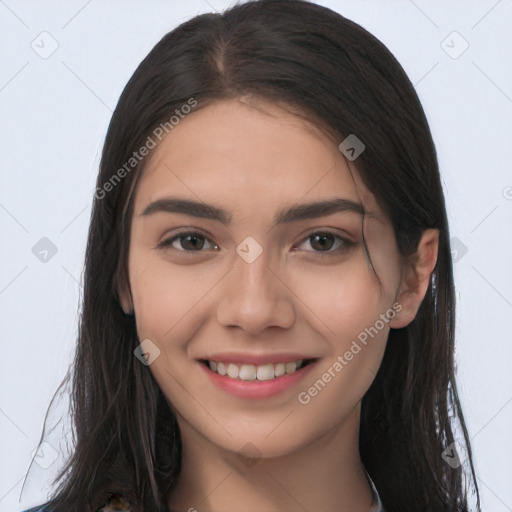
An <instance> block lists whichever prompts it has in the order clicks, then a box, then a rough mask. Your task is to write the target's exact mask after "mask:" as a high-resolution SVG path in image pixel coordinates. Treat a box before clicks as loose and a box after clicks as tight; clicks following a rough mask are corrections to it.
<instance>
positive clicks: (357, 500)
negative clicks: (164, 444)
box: [167, 406, 376, 512]
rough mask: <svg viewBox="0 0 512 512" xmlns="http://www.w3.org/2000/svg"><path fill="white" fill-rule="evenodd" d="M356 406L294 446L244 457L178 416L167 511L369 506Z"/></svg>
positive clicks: (348, 511) (296, 511)
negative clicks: (177, 452)
mask: <svg viewBox="0 0 512 512" xmlns="http://www.w3.org/2000/svg"><path fill="white" fill-rule="evenodd" d="M359 418H360V406H358V407H356V409H355V410H354V411H353V412H352V414H351V415H350V416H349V417H348V418H346V420H345V421H344V422H343V423H342V424H341V425H339V426H337V427H336V429H333V430H331V431H329V432H327V433H325V434H324V435H323V436H322V437H320V438H318V439H315V440H312V441H311V442H310V443H309V444H307V445H305V446H302V447H301V448H300V449H297V450H296V451H294V452H292V453H289V454H286V455H283V456H280V457H273V458H247V457H242V456H240V455H239V454H237V453H233V452H232V451H228V450H225V449H223V448H222V447H219V446H217V445H214V444H213V443H211V442H210V441H209V440H208V439H206V438H205V437H203V436H202V435H201V434H200V433H198V432H197V431H195V430H194V429H192V428H191V427H190V426H189V425H187V424H186V423H185V422H184V420H183V418H179V420H180V429H181V436H182V468H181V473H180V477H179V480H178V483H177V486H176V487H175V489H174V490H173V492H172V493H171V495H170V496H169V497H168V502H167V503H168V509H169V512H194V511H195V510H196V511H198V512H221V511H222V512H240V510H244V511H245V512H261V511H262V510H265V511H266V512H281V511H282V510H286V511H290V512H303V511H304V510H315V511H336V512H370V511H371V510H374V507H375V506H376V501H374V498H373V494H372V490H371V486H370V483H369V482H368V479H367V477H366V473H365V469H364V466H363V464H362V462H361V459H360V455H359Z"/></svg>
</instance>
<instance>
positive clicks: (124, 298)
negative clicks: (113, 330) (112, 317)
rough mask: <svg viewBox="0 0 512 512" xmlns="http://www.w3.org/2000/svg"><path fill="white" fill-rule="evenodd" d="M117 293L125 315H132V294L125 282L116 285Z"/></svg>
mask: <svg viewBox="0 0 512 512" xmlns="http://www.w3.org/2000/svg"><path fill="white" fill-rule="evenodd" d="M117 295H118V297H119V303H120V304H121V307H122V308H123V311H124V313H125V315H133V312H134V309H133V300H132V294H131V291H130V289H129V286H127V284H126V282H123V284H122V285H120V286H119V287H118V291H117Z"/></svg>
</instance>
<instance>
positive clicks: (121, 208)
mask: <svg viewBox="0 0 512 512" xmlns="http://www.w3.org/2000/svg"><path fill="white" fill-rule="evenodd" d="M242 95H252V96H254V97H260V98H264V99H267V100H270V101H274V102H279V103H280V104H285V105H289V106H293V107H295V108H296V109H297V111H300V112H302V113H304V115H306V116H307V117H308V118H309V119H310V120H312V121H313V122H315V123H317V124H318V125H321V126H323V127H324V128H326V129H328V130H329V131H330V132H331V133H333V134H336V136H337V138H338V140H339V142H341V141H342V140H343V139H344V138H345V137H346V136H347V135H349V134H352V133H355V134H357V137H358V138H359V139H361V140H362V141H363V142H364V143H365V145H366V149H365V151H364V152H363V153H362V154H361V155H360V156H359V158H358V159H357V166H356V167H357V171H358V173H359V175H360V177H361V179H362V180H363V182H364V183H365V185H366V186H367V187H368V189H369V190H370V191H371V192H372V193H373V194H374V195H375V197H376V198H377V200H378V202H379V204H380V205H381V206H382V208H383V209H384V210H385V211H386V212H387V213H388V214H389V217H390V219H391V221H392V223H393V226H394V231H395V235H396V239H397V243H398V247H399V250H400V252H401V253H402V254H403V255H407V254H410V253H412V252H413V251H414V250H415V248H416V246H417V243H418V240H419V238H420V235H421V233H422V231H423V230H425V229H427V228H437V229H438V230H439V232H440V246H439V255H438V260H437V264H436V267H435V270H434V273H433V275H432V280H431V283H430V286H429V288H428V291H427V294H426V296H425V299H424V300H423V302H422V304H421V307H420V309H419V312H418V314H417V316H416V318H415V320H414V321H413V322H412V323H411V324H410V325H408V326H407V327H406V328H403V329H396V330H393V329H392V330H391V331H390V334H389V339H388V343H387V347H386V351H385V355H384V359H383V361H382V364H381V367H380V369H379V371H378V373H377V375H376V377H375V380H374V382H373V384H372V386H371V387H370V389H369V390H368V392H367V393H366V395H365V396H364V398H363V401H362V416H361V426H360V446H359V448H360V453H361V457H362V461H363V463H364V465H365V467H366V468H367V470H368V473H369V474H370V476H371V478H372V480H373V481H374V482H375V485H376V487H377V489H378V491H379V494H380V496H381V499H382V502H383V504H384V507H385V508H386V510H387V511H389V512H400V511H404V512H405V511H407V512H412V511H414V512H420V511H433V512H442V511H446V512H454V511H461V512H462V511H468V510H469V504H468V500H469V495H470V491H471V490H474V491H475V492H476V503H477V504H476V507H477V509H478V510H480V498H479V493H478V487H477V484H476V477H475V471H474V467H473V461H472V455H471V447H470V442H469V437H468V433H467V430H466V426H465V422H464V418H463V414H462V411H461V406H460V403H459V398H458V395H457V387H456V381H455V374H454V323H455V317H454V312H455V304H454V283H453V273H452V262H451V253H450V242H449V230H448V222H447V216H446V209H445V202H444V197H443V191H442V186H441V182H440V176H439V169H438V163H437V156H436V150H435V147H434V143H433V141H432V137H431V133H430V130H429V127H428V124H427V120H426V117H425V114H424V112H423V109H422V107H421V104H420V101H419V99H418V96H417V94H416V92H415V90H414V88H413V86H412V84H411V82H410V81H409V79H408V77H407V76H406V74H405V72H404V70H403V69H402V67H401V66H400V64H399V63H398V62H397V61H396V59H395V58H394V57H393V55H392V54H391V53H390V52H389V50H388V49H387V48H386V47H385V46H384V45H383V44H382V43H381V42H379V41H378V40H377V39H376V38H375V37H373V36H372V35H371V34H369V33H368V32H367V31H366V30H364V29H363V28H362V27H360V26H359V25H357V24H356V23H354V22H352V21H350V20H348V19H346V18H344V17H343V16H341V15H340V14H337V13H335V12H333V11H331V10H330V9H327V8H325V7H322V6H319V5H316V4H314V3H310V2H308V1H303V0H256V1H248V2H245V3H242V4H238V5H236V6H234V7H232V8H230V9H228V10H226V11H225V12H223V13H222V14H202V15H199V16H196V17H194V18H192V19H190V20H188V21H186V22H185V23H183V24H182V25H180V26H179V27H177V28H176V29H174V30H173V31H172V32H170V33H169V34H167V35H166V36H165V37H163V38H162V39H161V40H160V41H159V42H158V44H157V45H156V46H155V47H154V48H153V50H152V51H151V52H150V53H149V54H148V56H147V57H146V58H145V59H144V60H143V61H142V63H141V64H140V65H139V66H138V68H137V69H136V71H135V73H134V74H133V76H132V77H131V79H130V80H129V82H128V84H127V85H126V87H125V89H124V91H123V93H122V95H121V97H120V99H119V102H118V105H117V107H116V109H115V112H114V114H113V117H112V120H111V122H110V125H109V128H108V132H107V135H106V139H105V144H104V148H103V153H102V158H101V164H100V170H99V175H98V180H97V187H98V188H97V193H96V194H95V197H94V201H93V209H92V216H91V221H90V229H89V235H88V243H87V251H86V259H85V272H84V290H83V299H82V309H81V317H80V325H79V335H78V341H77V349H76V355H75V359H74V363H73V368H72V377H73V388H72V396H71V398H72V420H73V426H74V431H75V437H76V446H75V447H74V451H73V453H72V456H71V457H70V458H69V461H68V462H67V464H66V466H65V467H64V469H63V470H62V472H61V474H60V477H62V476H64V475H65V479H63V480H62V482H61V484H60V486H59V488H58V490H57V492H56V493H55V495H54V496H53V497H52V499H51V500H50V501H49V502H48V503H47V507H48V510H50V511H52V512H69V511H70V510H80V511H83V510H87V511H89V510H93V511H96V510H97V509H98V508H99V507H101V506H102V505H103V504H104V503H105V501H106V500H107V498H108V497H109V496H110V495H111V494H113V493H116V494H119V495H123V496H125V497H126V498H127V499H128V501H129V502H130V503H131V506H132V508H133V509H134V510H135V511H137V512H139V511H142V510H145V511H151V512H156V511H162V512H163V511H166V510H167V508H166V503H165V500H166V496H167V495H168V493H169V492H171V491H172V489H173V487H174V486H175V484H176V482H177V479H178V476H179V473H180V467H181V438H180V431H179V428H178V424H177V421H176V416H175V413H174V411H173V409H172V406H171V405H170V404H169V403H168V401H167V400H166V398H165V396H164V395H163V393H162V391H161V390H160V388H159V386H158V385H157V383H156V381H155V380H154V378H153V376H152V374H151V372H150V370H149V369H148V367H146V366H144V365H142V364H141V363H140V361H139V360H138V359H137V358H136V357H134V350H135V349H136V347H137V346H138V345H139V343H140V341H139V340H138V338H137V333H136V326H135V318H134V317H133V316H130V315H126V314H125V313H124V312H123V310H122V309H121V307H120V304H119V295H118V289H119V287H120V286H126V283H127V279H128V276H127V265H126V264H127V254H128V247H129V242H130V220H131V212H132V206H133V202H132V199H133V195H134V194H133V192H134V190H135V187H136V184H137V180H138V179H139V177H140V175H141V172H142V171H143V169H144V165H145V162H146V159H143V160H142V161H141V162H140V163H138V164H137V165H134V166H133V168H129V171H127V172H125V173H122V174H123V176H122V179H120V180H118V182H117V181H116V182H115V184H113V182H112V181H111V182H110V183H111V184H112V186H111V187H108V191H107V187H105V184H106V183H107V182H109V180H112V177H113V176H114V175H115V174H116V172H118V170H119V169H120V168H122V167H123V165H126V162H128V161H129V160H130V158H131V157H132V155H133V152H134V151H136V150H137V149H138V148H140V147H141V146H143V145H144V144H145V143H146V141H147V140H148V136H150V135H151V134H152V133H154V130H155V128H156V127H158V126H159V125H160V124H161V123H164V122H167V121H168V120H169V118H170V116H171V115H172V114H173V112H175V110H176V109H180V108H181V107H182V105H184V104H186V103H187V102H189V100H190V99H191V98H194V99H195V101H197V106H196V107H195V110H197V109H199V108H204V106H206V105H208V104H209V103H211V102H213V101H216V100H220V99H226V98H236V97H240V96H242ZM125 170H126V167H125ZM100 192H101V193H100ZM456 429H459V430H460V432H461V435H460V439H458V440H457V439H456V436H455V434H454V432H455V430H456ZM455 441H457V442H458V446H459V447H461V446H462V447H463V448H464V449H465V451H466V453H465V454H464V455H465V459H466V466H467V467H464V466H463V465H459V466H457V467H452V466H456V465H450V464H448V463H447V462H446V461H445V458H446V457H444V456H443V453H444V452H445V450H446V449H449V447H450V446H451V445H452V443H454V442H455ZM461 455H462V454H461ZM465 470H467V471H465Z"/></svg>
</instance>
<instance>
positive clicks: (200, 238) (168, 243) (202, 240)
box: [156, 231, 219, 252]
mask: <svg viewBox="0 0 512 512" xmlns="http://www.w3.org/2000/svg"><path fill="white" fill-rule="evenodd" d="M180 240H181V241H180ZM175 242H178V244H179V245H181V249H180V248H178V247H177V246H175V245H174V243H175ZM206 242H211V240H210V239H209V238H207V237H206V236H204V235H203V234H201V233H199V232H196V231H188V232H185V233H180V234H179V235H175V236H173V237H171V238H167V239H165V240H162V241H161V242H160V243H159V244H158V245H157V246H156V247H157V248H158V249H165V248H167V247H172V248H173V249H176V250H178V251H181V252H204V251H201V249H203V248H204V247H205V245H207V243H206ZM211 243H212V246H213V249H218V247H219V246H218V245H217V244H215V243H213V242H211Z"/></svg>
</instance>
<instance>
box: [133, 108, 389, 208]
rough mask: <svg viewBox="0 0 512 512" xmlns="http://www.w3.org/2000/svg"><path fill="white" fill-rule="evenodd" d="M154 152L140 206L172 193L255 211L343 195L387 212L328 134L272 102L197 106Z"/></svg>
mask: <svg viewBox="0 0 512 512" xmlns="http://www.w3.org/2000/svg"><path fill="white" fill-rule="evenodd" d="M149 158H150V160H149V162H148V163H147V165H146V169H145V171H144V173H143V176H142V177H141V180H140V182H139V185H138V187H137V189H138V190H137V193H136V198H135V205H136V210H140V209H141V208H142V207H143V206H144V203H147V202H148V201H154V200H157V199H160V198H163V197H165V195H167V194H169V193H172V194H173V195H176V194H181V195H183V196H185V197H188V198H191V199H192V198H193V199H195V200H198V199H199V200H204V201H205V202H210V203H215V202H217V203H218V204H225V203H230V204H231V205H232V206H233V208H234V209H235V210H236V209H237V208H240V209H249V210H250V211H251V212H252V213H255V212H258V209H261V208H262V207H266V208H268V207H270V204H271V203H275V204H282V203H294V202H300V201H307V200H312V199H315V198H327V197H329V198H330V197H333V196H337V197H343V198H346V199H349V200H352V201H354V202H361V201H362V202H363V204H364V205H365V209H366V210H367V211H373V212H374V213H375V214H380V213H381V212H380V209H379V207H378V205H377V203H376V201H375V199H374V197H373V195H372V194H371V193H370V192H369V191H368V190H367V189H366V187H364V185H363V184H362V183H361V182H360V180H358V179H357V171H356V169H355V168H354V167H351V168H349V166H348V165H349V164H348V162H347V161H346V160H345V159H344V158H343V156H342V155H341V153H340V152H339V151H338V147H337V144H336V143H335V142H334V141H333V140H332V139H331V138H330V137H329V136H327V135H326V134H325V133H324V132H322V131H321V130H320V129H318V128H317V127H316V126H315V125H313V124H311V123H309V122H307V121H306V120H304V119H303V118H301V117H298V116H297V115H293V114H292V113H290V112H288V111H287V110H284V109H283V108H281V107H280V106H278V105H276V104H273V103H269V102H263V101H259V102H258V103H253V102H252V103H251V104H247V103H244V102H241V101H240V100H223V101H217V102H215V103H212V104H210V105H208V106H206V107H203V108H201V109H199V110H197V111H194V112H192V113H191V114H189V115H188V116H186V117H185V118H184V119H182V120H181V121H180V122H179V124H178V125H176V126H175V127H174V128H173V130H172V131H171V132H170V133H169V134H168V135H167V136H166V137H164V138H163V140H162V142H161V143H160V144H159V145H158V146H157V148H155V149H154V150H153V153H152V154H150V155H149Z"/></svg>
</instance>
